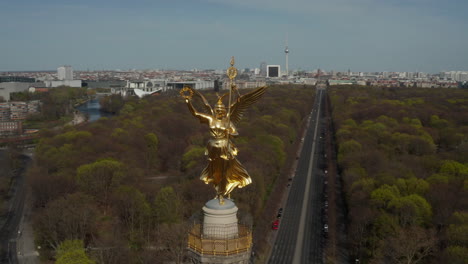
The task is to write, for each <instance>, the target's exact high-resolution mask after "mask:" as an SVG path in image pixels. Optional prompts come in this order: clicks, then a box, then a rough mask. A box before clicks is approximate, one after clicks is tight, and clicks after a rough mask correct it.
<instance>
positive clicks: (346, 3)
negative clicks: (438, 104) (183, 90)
mask: <svg viewBox="0 0 468 264" xmlns="http://www.w3.org/2000/svg"><path fill="white" fill-rule="evenodd" d="M0 25H1V26H0V36H2V37H1V38H0V71H19V70H49V69H56V68H57V67H58V66H60V65H64V64H68V65H72V66H73V68H74V69H76V70H87V69H89V70H102V69H111V70H112V69H123V70H126V69H193V68H198V69H223V68H226V67H227V66H228V64H229V59H230V57H231V56H235V57H236V66H237V67H238V68H245V67H248V68H253V67H259V65H260V63H261V62H267V63H268V64H280V65H281V66H282V67H284V65H285V56H284V46H285V42H286V38H287V39H288V45H289V50H290V53H289V68H290V70H291V69H303V70H313V69H317V68H321V69H325V70H338V71H346V70H348V69H351V70H352V71H424V72H434V73H435V72H439V71H444V70H447V71H448V70H466V71H468V1H466V0H444V1H442V0H288V1H285V0H235V1H227V0H165V1H161V0H128V1H124V0H80V1H70V0H60V1H59V0H2V1H0Z"/></svg>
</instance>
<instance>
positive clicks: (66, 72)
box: [57, 65, 73, 81]
mask: <svg viewBox="0 0 468 264" xmlns="http://www.w3.org/2000/svg"><path fill="white" fill-rule="evenodd" d="M57 77H58V79H59V80H61V81H71V80H73V68H72V67H71V66H69V65H65V66H60V67H58V68H57Z"/></svg>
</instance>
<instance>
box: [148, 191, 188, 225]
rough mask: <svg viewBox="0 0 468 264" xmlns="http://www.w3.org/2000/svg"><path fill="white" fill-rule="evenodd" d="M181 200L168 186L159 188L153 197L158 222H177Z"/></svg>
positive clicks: (180, 213) (180, 215) (180, 214)
mask: <svg viewBox="0 0 468 264" xmlns="http://www.w3.org/2000/svg"><path fill="white" fill-rule="evenodd" d="M181 209H182V208H181V202H180V199H179V197H178V196H177V194H176V193H175V191H174V189H173V188H172V187H170V186H168V187H164V188H162V189H161V190H159V192H158V194H157V195H156V198H155V199H154V212H155V215H156V221H157V222H158V223H166V224H170V223H178V222H180V221H181V217H182V211H181Z"/></svg>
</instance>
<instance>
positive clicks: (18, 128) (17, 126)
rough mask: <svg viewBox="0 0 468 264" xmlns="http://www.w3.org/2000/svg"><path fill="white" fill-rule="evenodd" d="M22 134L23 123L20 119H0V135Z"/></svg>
mask: <svg viewBox="0 0 468 264" xmlns="http://www.w3.org/2000/svg"><path fill="white" fill-rule="evenodd" d="M21 134H23V123H22V122H21V121H0V135H1V136H8V135H21Z"/></svg>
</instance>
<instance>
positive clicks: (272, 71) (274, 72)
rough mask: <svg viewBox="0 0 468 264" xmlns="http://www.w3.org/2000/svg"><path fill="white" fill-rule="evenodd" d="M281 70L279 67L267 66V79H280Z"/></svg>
mask: <svg viewBox="0 0 468 264" xmlns="http://www.w3.org/2000/svg"><path fill="white" fill-rule="evenodd" d="M280 73H281V68H280V66H279V65H267V77H269V78H278V77H280Z"/></svg>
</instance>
